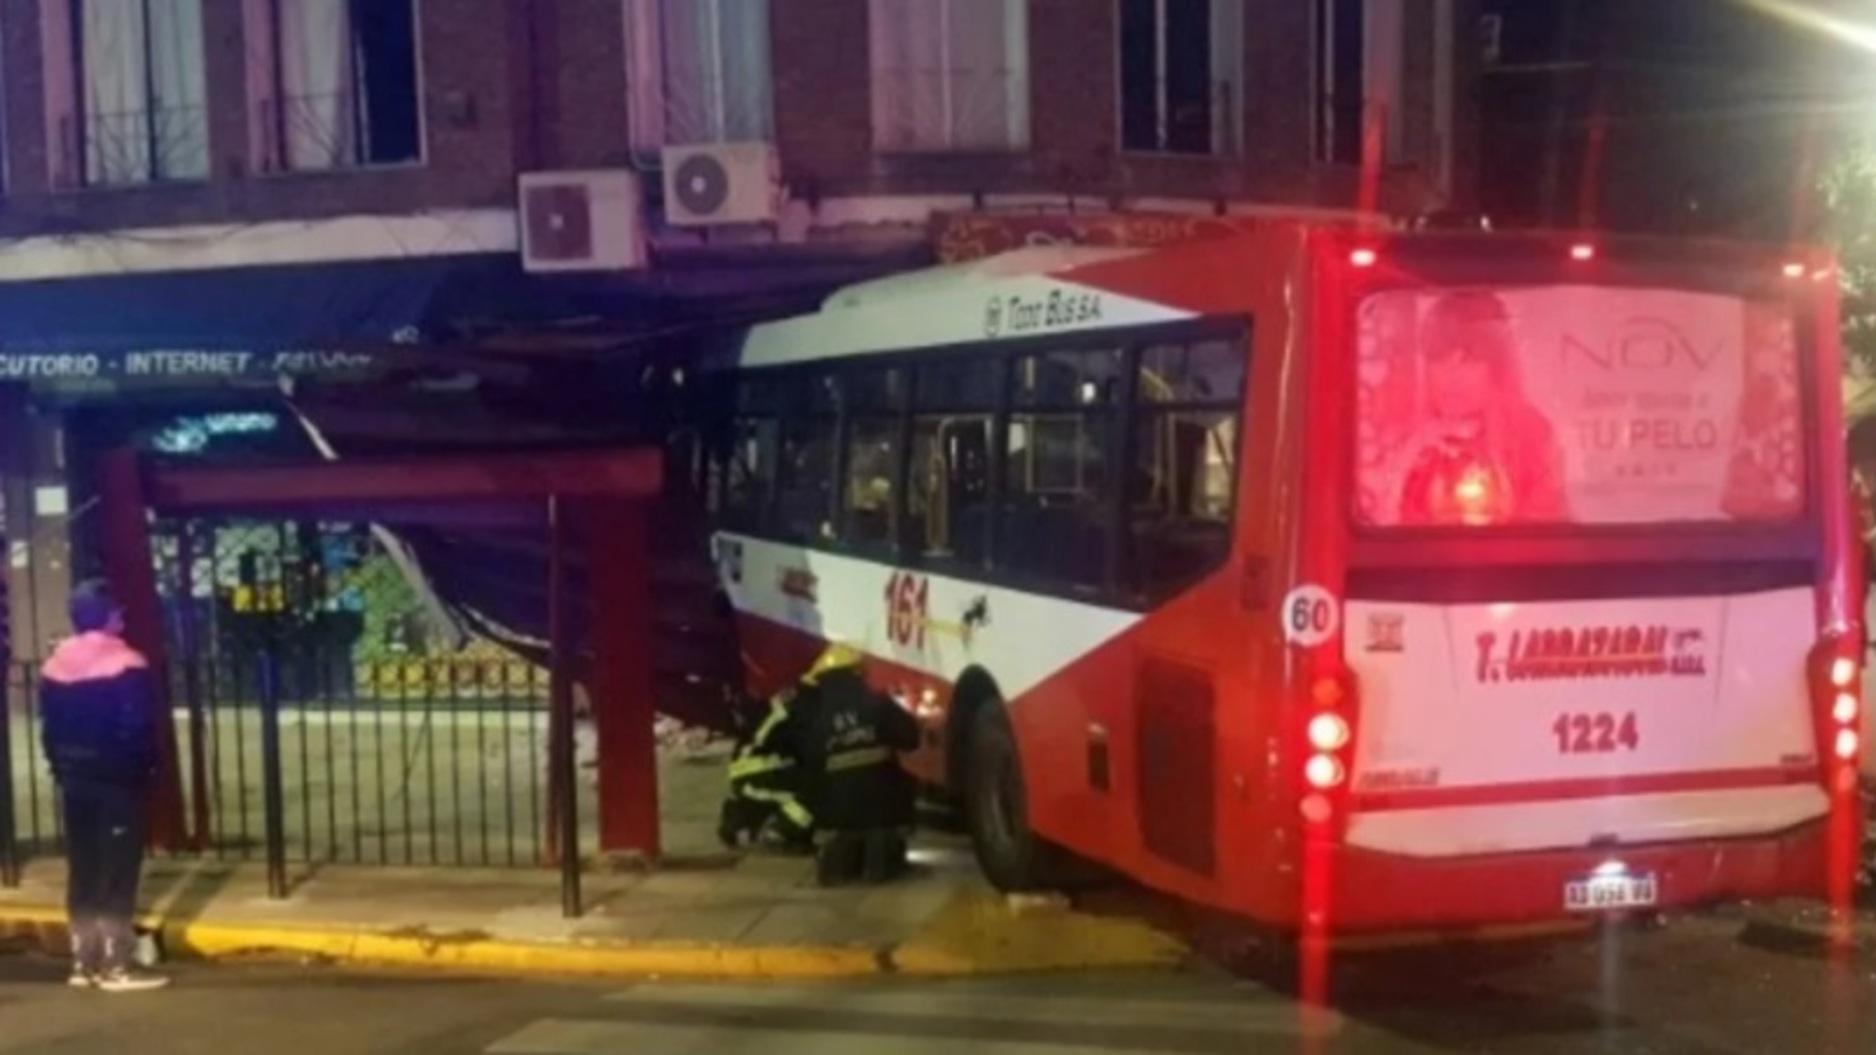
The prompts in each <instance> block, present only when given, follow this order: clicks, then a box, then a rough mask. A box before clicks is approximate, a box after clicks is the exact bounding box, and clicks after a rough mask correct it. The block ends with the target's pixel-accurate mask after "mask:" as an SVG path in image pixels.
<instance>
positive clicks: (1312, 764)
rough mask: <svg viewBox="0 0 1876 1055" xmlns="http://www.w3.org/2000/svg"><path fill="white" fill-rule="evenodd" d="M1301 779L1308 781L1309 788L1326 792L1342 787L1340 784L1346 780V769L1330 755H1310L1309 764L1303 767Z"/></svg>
mask: <svg viewBox="0 0 1876 1055" xmlns="http://www.w3.org/2000/svg"><path fill="white" fill-rule="evenodd" d="M1303 777H1304V778H1305V779H1307V780H1308V781H1309V786H1310V787H1313V788H1318V789H1321V790H1323V791H1327V790H1329V789H1330V788H1339V787H1341V786H1342V782H1343V781H1344V780H1347V779H1348V767H1346V766H1344V765H1342V760H1341V759H1339V758H1337V757H1335V756H1334V755H1331V754H1317V755H1311V756H1310V758H1309V764H1307V765H1305V766H1304V767H1303Z"/></svg>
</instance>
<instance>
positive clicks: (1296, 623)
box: [1283, 583, 1342, 648]
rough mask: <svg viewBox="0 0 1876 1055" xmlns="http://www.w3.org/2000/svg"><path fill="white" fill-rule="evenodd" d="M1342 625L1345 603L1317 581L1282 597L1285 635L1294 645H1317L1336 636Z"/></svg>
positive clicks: (1307, 646)
mask: <svg viewBox="0 0 1876 1055" xmlns="http://www.w3.org/2000/svg"><path fill="white" fill-rule="evenodd" d="M1341 625H1342V606H1341V605H1340V604H1338V603H1337V602H1336V599H1335V595H1334V594H1332V593H1330V592H1329V591H1328V590H1327V589H1325V588H1323V587H1321V586H1318V585H1316V584H1315V583H1304V584H1303V585H1301V586H1298V587H1297V588H1296V589H1294V590H1291V591H1290V592H1289V593H1288V594H1286V595H1285V596H1284V598H1283V637H1284V639H1285V640H1287V641H1289V642H1290V644H1292V645H1300V646H1302V647H1303V648H1314V647H1316V646H1317V645H1320V644H1324V643H1326V642H1327V641H1328V640H1329V639H1330V638H1332V637H1334V636H1335V632H1336V630H1337V629H1338V628H1339V627H1340V626H1341Z"/></svg>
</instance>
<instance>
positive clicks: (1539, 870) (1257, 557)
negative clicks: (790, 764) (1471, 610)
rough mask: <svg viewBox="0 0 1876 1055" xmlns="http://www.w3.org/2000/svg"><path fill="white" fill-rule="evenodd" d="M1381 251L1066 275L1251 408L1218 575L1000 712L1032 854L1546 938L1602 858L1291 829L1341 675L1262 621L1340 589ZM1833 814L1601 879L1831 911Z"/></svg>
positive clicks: (1190, 887)
mask: <svg viewBox="0 0 1876 1055" xmlns="http://www.w3.org/2000/svg"><path fill="white" fill-rule="evenodd" d="M1403 237H1405V236H1403ZM1386 242H1387V239H1386V238H1382V237H1379V236H1377V237H1375V238H1374V239H1373V240H1372V241H1370V240H1368V239H1366V238H1365V236H1364V235H1363V234H1362V232H1360V231H1357V230H1353V229H1325V228H1314V227H1307V226H1301V225H1287V224H1272V225H1270V226H1268V227H1264V228H1262V229H1259V230H1255V231H1253V232H1251V233H1248V234H1246V235H1245V236H1243V237H1241V238H1232V239H1227V240H1220V241H1211V242H1203V243H1195V244H1191V245H1186V246H1180V247H1174V248H1171V249H1168V250H1164V251H1160V252H1155V253H1152V254H1150V255H1142V256H1137V257H1133V258H1128V259H1120V260H1114V261H1110V262H1106V263H1100V264H1095V265H1091V266H1087V267H1082V268H1077V269H1075V270H1074V272H1073V280H1074V281H1075V282H1076V283H1080V284H1083V285H1087V286H1091V287H1095V288H1099V289H1104V290H1108V291H1113V292H1117V293H1124V294H1125V295H1126V296H1129V297H1134V298H1140V299H1143V300H1148V301H1154V302H1158V303H1162V304H1166V305H1170V306H1173V307H1176V308H1180V309H1184V310H1186V311H1190V312H1192V313H1195V314H1202V315H1207V316H1234V317H1244V318H1249V319H1250V320H1252V321H1251V329H1250V334H1251V347H1250V349H1249V355H1250V364H1251V365H1250V371H1249V375H1248V377H1247V392H1248V397H1247V398H1248V401H1249V402H1248V404H1247V405H1246V408H1245V416H1244V425H1243V432H1242V437H1241V441H1240V442H1241V444H1242V448H1241V455H1240V464H1239V469H1238V481H1237V488H1238V490H1237V495H1238V503H1237V515H1236V518H1235V528H1234V533H1235V541H1234V545H1233V547H1232V553H1231V556H1230V558H1229V560H1228V561H1227V562H1226V564H1225V566H1224V567H1222V568H1221V569H1219V570H1218V571H1217V572H1216V573H1214V574H1212V575H1210V576H1209V577H1208V578H1206V579H1205V580H1204V581H1203V582H1201V583H1200V584H1199V585H1197V586H1196V587H1194V588H1192V589H1190V590H1189V591H1187V592H1185V593H1184V594H1182V595H1180V596H1179V597H1177V598H1176V599H1174V600H1173V601H1171V602H1170V603H1167V604H1165V605H1163V606H1161V607H1158V608H1155V609H1154V610H1153V611H1152V612H1150V613H1148V614H1147V615H1145V616H1144V617H1142V618H1140V619H1139V621H1138V622H1137V623H1135V624H1133V625H1132V626H1131V627H1130V628H1129V629H1127V630H1125V631H1124V632H1122V633H1120V634H1119V635H1118V636H1115V637H1113V638H1112V639H1110V640H1108V641H1106V642H1105V643H1103V644H1101V645H1100V646H1099V647H1097V648H1095V649H1094V650H1093V651H1091V652H1089V653H1087V654H1085V655H1083V656H1081V657H1080V658H1078V659H1076V660H1075V661H1074V662H1072V663H1069V664H1068V665H1067V666H1065V667H1063V668H1062V669H1060V670H1058V671H1056V672H1054V673H1053V674H1052V675H1050V676H1048V677H1046V678H1044V679H1042V680H1041V681H1040V682H1039V683H1037V684H1036V685H1035V686H1034V687H1033V688H1031V689H1029V690H1028V691H1027V692H1025V693H1023V694H1022V695H1021V697H1020V698H1018V699H1014V700H1011V701H1009V702H1010V703H1011V704H1012V706H1011V708H1010V714H1011V716H1012V719H1013V723H1014V726H1015V730H1016V733H1017V741H1018V745H1019V751H1020V755H1021V759H1022V768H1023V775H1024V780H1025V786H1026V793H1027V799H1028V805H1029V810H1030V822H1031V824H1032V826H1033V827H1034V828H1035V829H1036V830H1037V831H1038V832H1039V833H1040V834H1042V835H1043V836H1044V837H1046V838H1048V839H1049V840H1051V841H1053V842H1056V843H1059V844H1060V845H1062V846H1064V847H1067V848H1068V849H1070V850H1073V851H1075V852H1077V853H1079V854H1082V855H1084V856H1086V857H1089V858H1091V859H1094V860H1096V861H1099V862H1102V863H1105V864H1107V865H1110V866H1112V867H1114V868H1115V869H1117V870H1119V871H1120V872H1122V873H1125V874H1126V875H1128V876H1130V877H1132V878H1134V879H1137V880H1139V881H1141V882H1143V883H1145V884H1147V885H1149V886H1151V887H1154V888H1156V889H1159V890H1162V891H1165V892H1167V893H1170V894H1173V895H1176V896H1178V897H1180V898H1184V899H1188V900H1190V901H1193V902H1197V903H1200V904H1204V905H1207V906H1212V907H1216V908H1219V909H1223V910H1227V911H1230V912H1234V913H1238V914H1241V915H1244V916H1248V917H1251V918H1253V919H1255V920H1258V921H1261V922H1263V923H1265V924H1268V925H1271V926H1273V927H1276V928H1279V929H1284V930H1292V931H1304V932H1306V933H1307V932H1310V931H1319V932H1323V933H1328V932H1357V931H1385V930H1401V929H1421V928H1466V927H1473V926H1483V925H1492V924H1514V923H1527V922H1533V921H1541V920H1547V919H1556V918H1559V917H1560V916H1562V914H1563V913H1562V908H1561V903H1560V895H1559V891H1560V890H1561V888H1562V884H1563V883H1564V882H1565V881H1567V880H1569V879H1572V878H1574V877H1580V876H1582V875H1584V874H1585V873H1587V872H1588V871H1589V870H1591V869H1593V868H1595V866H1596V865H1597V864H1599V863H1600V862H1601V861H1603V860H1604V859H1605V858H1606V857H1607V854H1606V853H1605V852H1602V851H1598V850H1595V849H1591V848H1584V849H1577V850H1545V851H1537V852H1525V853H1515V854H1491V855H1480V856H1465V857H1444V858H1426V857H1408V856H1404V855H1397V854H1389V853H1381V852H1375V851H1372V850H1365V849H1358V848H1355V847H1352V846H1349V845H1346V844H1345V843H1344V842H1343V841H1342V833H1343V822H1344V815H1345V813H1346V807H1347V805H1348V803H1347V802H1346V801H1344V800H1343V799H1341V798H1336V799H1335V806H1336V808H1335V816H1334V818H1333V819H1332V820H1330V821H1329V822H1327V823H1326V824H1318V825H1307V824H1305V823H1304V822H1303V821H1302V819H1301V814H1300V811H1299V805H1300V803H1301V802H1302V800H1303V798H1304V796H1305V794H1306V793H1307V791H1308V789H1307V788H1306V786H1305V784H1304V781H1303V779H1302V776H1301V767H1302V763H1303V761H1304V759H1305V758H1306V757H1307V754H1308V751H1307V746H1306V743H1305V741H1304V737H1303V728H1302V726H1303V722H1304V721H1305V720H1306V716H1307V714H1308V713H1309V712H1308V708H1307V706H1306V704H1307V695H1308V692H1309V686H1310V685H1312V684H1313V683H1314V682H1315V681H1316V680H1317V679H1319V678H1323V677H1334V676H1338V675H1340V674H1341V673H1343V661H1342V660H1341V658H1340V657H1341V656H1342V655H1343V644H1342V640H1341V634H1340V633H1339V632H1338V633H1337V634H1336V635H1335V637H1334V640H1332V641H1329V642H1327V643H1324V644H1322V645H1320V646H1317V647H1312V648H1298V647H1292V646H1291V645H1288V644H1286V642H1285V639H1284V634H1283V629H1282V626H1281V623H1280V621H1279V620H1280V612H1279V608H1280V603H1281V601H1282V599H1283V597H1284V594H1285V592H1286V591H1287V590H1289V589H1290V588H1291V587H1292V586H1294V585H1295V584H1298V583H1315V584H1320V585H1322V586H1324V587H1326V588H1327V589H1329V590H1330V591H1331V592H1333V593H1335V594H1336V595H1337V596H1338V597H1339V596H1343V594H1344V590H1345V588H1346V583H1347V580H1348V571H1349V568H1350V564H1351V560H1352V559H1353V558H1352V556H1351V549H1352V546H1353V540H1352V535H1351V527H1350V515H1349V510H1350V502H1349V499H1348V495H1349V493H1350V488H1351V486H1352V484H1351V480H1350V475H1351V470H1350V467H1351V465H1352V460H1353V454H1352V446H1353V434H1354V428H1353V422H1352V418H1353V411H1352V409H1351V408H1352V406H1353V402H1354V395H1353V383H1354V381H1353V377H1354V370H1353V363H1352V354H1351V353H1350V352H1349V349H1350V347H1351V333H1350V330H1351V329H1352V320H1353V316H1352V308H1351V304H1352V296H1353V293H1352V290H1353V289H1354V288H1355V287H1356V286H1357V285H1358V279H1359V277H1360V276H1357V275H1356V274H1355V273H1354V272H1355V271H1356V269H1355V267H1354V265H1353V264H1351V262H1350V252H1351V250H1352V249H1353V248H1357V247H1364V246H1368V245H1374V246H1378V247H1380V248H1379V252H1380V254H1381V256H1382V257H1383V258H1384V259H1383V260H1382V263H1381V265H1380V266H1385V264H1386V262H1385V255H1386V248H1385V245H1386ZM1555 242H1556V251H1557V253H1558V254H1559V256H1561V255H1562V254H1564V253H1566V252H1567V251H1568V248H1569V245H1570V240H1567V239H1556V240H1555ZM1607 255H1608V254H1600V257H1602V258H1606V256H1607ZM1760 257H1762V258H1763V263H1764V266H1767V267H1770V268H1772V269H1777V268H1778V267H1779V265H1780V263H1781V258H1780V257H1778V256H1774V255H1771V254H1760V255H1759V256H1752V255H1751V254H1747V256H1746V258H1750V259H1759V258H1760ZM1835 311H1836V303H1835V298H1834V296H1831V295H1828V294H1826V295H1821V296H1819V297H1818V298H1817V301H1816V311H1815V323H1814V328H1815V333H1814V335H1813V337H1814V340H1813V345H1812V352H1811V355H1812V359H1811V371H1812V372H1811V374H1810V375H1809V377H1810V381H1811V383H1810V384H1809V385H1808V390H1809V402H1810V405H1809V406H1808V407H1807V412H1808V413H1809V414H1810V415H1811V416H1810V418H1809V419H1808V420H1809V427H1808V429H1807V431H1806V435H1807V436H1808V437H1810V438H1811V439H1812V441H1813V442H1812V446H1811V449H1810V450H1809V451H1808V452H1807V454H1808V456H1809V458H1810V463H1811V466H1812V470H1811V475H1810V485H1811V495H1812V502H1813V504H1814V506H1815V508H1816V509H1818V510H1821V512H1820V513H1819V514H1818V515H1817V516H1816V521H1817V524H1816V527H1817V530H1818V532H1819V533H1820V535H1819V538H1818V552H1820V553H1822V554H1823V555H1824V558H1823V559H1822V560H1820V561H1818V577H1817V583H1816V586H1817V614H1818V629H1819V632H1820V634H1823V633H1839V634H1846V635H1860V634H1861V632H1862V627H1861V618H1860V602H1861V591H1860V586H1859V585H1856V584H1859V583H1860V574H1861V569H1860V566H1859V565H1860V558H1859V551H1858V549H1857V545H1856V542H1855V539H1854V537H1853V535H1852V534H1851V533H1850V520H1849V517H1848V515H1847V510H1848V508H1849V505H1848V490H1847V487H1848V484H1847V481H1848V475H1847V469H1846V467H1845V452H1844V449H1843V444H1842V421H1841V411H1840V407H1839V406H1838V399H1837V394H1836V389H1835V378H1836V377H1837V370H1838V351H1837V337H1836V331H1835V326H1834V318H1835ZM741 626H742V629H743V632H744V638H743V647H744V649H745V651H746V652H747V653H749V656H750V661H751V682H752V688H754V689H756V690H758V691H764V692H767V691H772V690H773V689H775V688H778V687H780V686H781V685H783V684H786V683H787V682H788V681H789V680H790V679H792V678H793V677H794V676H795V675H796V674H798V673H799V672H800V671H801V670H803V669H805V668H806V666H807V665H808V664H809V662H810V661H811V660H812V658H813V656H814V654H815V652H816V651H817V649H818V648H819V647H820V646H821V644H822V642H820V641H819V640H818V639H817V638H815V637H813V636H811V635H809V634H806V633H803V632H801V631H799V630H796V629H792V628H789V627H784V626H780V625H778V624H776V623H774V622H770V621H768V620H765V619H762V618H759V617H753V616H750V615H748V614H747V613H745V614H744V615H743V616H742V618H741ZM1004 629H1005V630H1008V629H1009V628H1004ZM1032 632H1035V633H1039V634H1046V633H1047V632H1048V628H1047V627H1036V628H1033V631H1032ZM1859 640H1860V636H1859ZM871 673H872V675H873V677H874V680H875V681H876V683H878V684H881V685H882V686H890V687H891V688H893V689H894V690H895V691H896V692H898V693H900V694H902V695H903V696H906V697H909V698H915V699H916V698H926V699H928V700H929V701H930V702H931V704H932V706H933V707H934V709H935V710H936V711H938V712H942V711H943V710H944V709H945V708H947V707H948V706H949V705H950V702H951V696H952V692H953V688H954V686H952V685H950V684H947V683H945V682H944V681H943V680H941V679H937V678H934V677H932V676H930V675H928V674H925V673H922V672H920V671H917V670H914V669H910V668H908V667H905V666H903V665H900V664H895V663H893V662H891V661H890V660H888V659H883V658H879V657H875V658H874V659H873V660H872V668H871ZM988 673H989V674H990V675H991V676H992V677H994V676H995V675H996V671H994V670H991V671H988ZM1207 693H1209V696H1207ZM1357 700H1358V697H1357ZM1354 721H1355V722H1356V723H1359V721H1360V710H1359V702H1357V704H1356V707H1355V710H1354ZM927 728H928V730H929V735H928V737H927V741H926V746H925V747H924V748H923V749H922V750H921V751H920V752H919V753H918V754H917V755H916V756H914V757H912V758H911V759H910V760H909V763H908V764H909V767H910V768H912V769H913V770H914V771H915V772H916V773H918V775H919V776H921V777H922V778H924V779H926V780H927V781H929V782H931V783H933V784H942V783H944V781H945V779H946V775H947V772H948V768H947V759H946V755H945V752H946V749H947V748H948V747H949V746H950V745H949V744H948V743H947V742H946V738H945V736H944V735H943V732H942V731H943V730H944V729H945V728H946V726H945V723H944V722H943V721H942V720H941V719H940V720H935V721H928V722H927ZM1820 729H1822V725H1821V724H1820ZM1092 730H1099V731H1100V733H1101V735H1102V740H1103V743H1104V746H1105V750H1106V756H1105V757H1106V766H1107V770H1108V772H1109V773H1110V774H1111V778H1110V780H1109V782H1108V786H1107V787H1105V788H1102V787H1096V786H1093V784H1094V782H1093V781H1092V780H1091V777H1090V764H1089V761H1088V759H1089V752H1090V738H1091V735H1092V733H1091V731H1092ZM1820 735H1822V733H1820ZM1819 757H1820V758H1822V759H1824V760H1825V763H1824V767H1823V768H1824V770H1825V772H1824V773H1823V774H1821V775H1820V779H1822V780H1828V779H1829V777H1830V774H1831V773H1834V772H1835V770H1834V769H1832V768H1831V765H1830V759H1831V755H1830V753H1829V751H1828V750H1822V751H1821V752H1820V756H1819ZM1852 768H1854V763H1852ZM1181 796H1183V797H1181ZM1854 800H1855V795H1854V794H1848V795H1839V796H1837V798H1836V800H1835V804H1834V809H1833V811H1832V815H1831V817H1830V818H1829V819H1828V820H1825V821H1819V822H1816V823H1809V824H1805V825H1802V826H1800V827H1797V828H1794V829H1790V830H1786V831H1782V832H1776V833H1771V834H1767V835H1763V836H1758V837H1751V838H1737V839H1723V840H1695V841H1686V842H1672V843H1660V844H1652V845H1645V846H1624V847H1623V848H1622V855H1623V858H1624V860H1625V862H1626V863H1628V864H1629V866H1630V867H1639V868H1645V869H1648V870H1650V871H1653V872H1655V873H1657V874H1658V875H1659V877H1660V880H1661V895H1660V903H1661V906H1662V907H1668V908H1671V907H1674V906H1681V905H1694V904H1700V903H1706V902H1712V901H1715V900H1723V899H1735V898H1766V897H1781V896H1808V897H1824V896H1826V895H1833V894H1834V895H1841V894H1842V893H1844V892H1845V891H1846V890H1847V887H1844V886H1842V883H1843V882H1844V880H1843V879H1842V878H1841V877H1843V876H1847V875H1849V874H1850V872H1849V871H1848V870H1847V868H1846V863H1848V866H1849V867H1850V868H1853V867H1854V861H1853V855H1854V842H1853V841H1852V842H1848V843H1846V841H1845V840H1846V839H1853V834H1852V835H1846V834H1844V833H1846V832H1850V833H1853V832H1854V831H1855V826H1856V825H1857V824H1858V823H1860V819H1859V818H1858V816H1857V812H1856V809H1857V808H1856V805H1855V801H1854ZM1181 805H1183V808H1181ZM1846 854H1848V855H1850V856H1849V857H1846ZM1833 876H1837V877H1839V878H1837V879H1833V878H1832V877H1833Z"/></svg>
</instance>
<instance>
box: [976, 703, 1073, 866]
mask: <svg viewBox="0 0 1876 1055" xmlns="http://www.w3.org/2000/svg"><path fill="white" fill-rule="evenodd" d="M965 766H966V771H965V774H966V775H965V785H964V812H965V820H966V822H967V823H968V824H969V826H970V832H971V845H972V846H973V847H974V848H975V849H976V851H977V864H978V867H980V868H982V869H983V872H984V877H985V878H986V879H988V880H990V883H991V885H992V886H995V887H996V888H997V889H998V890H1010V891H1020V890H1035V889H1037V888H1040V887H1047V886H1051V885H1053V883H1054V881H1055V879H1056V878H1057V876H1058V875H1059V874H1060V871H1061V869H1060V868H1059V867H1058V866H1057V865H1058V861H1059V859H1060V858H1061V856H1062V854H1061V851H1060V850H1057V849H1056V848H1055V847H1053V846H1050V845H1049V844H1048V843H1045V842H1043V841H1042V839H1040V838H1039V837H1038V836H1037V835H1036V833H1035V832H1033V831H1031V830H1030V827H1029V812H1028V799H1027V797H1026V795H1025V793H1024V790H1023V767H1022V765H1021V764H1020V762H1019V761H1018V759H1017V755H1016V736H1015V734H1014V733H1013V732H1012V731H1011V729H1010V719H1009V717H1008V716H1007V715H1006V714H1004V712H1003V702H1002V701H1001V700H994V699H993V700H988V701H986V702H985V703H984V704H983V705H982V706H980V707H978V708H977V713H976V714H974V715H972V716H971V733H970V744H969V754H968V757H967V759H966V762H965Z"/></svg>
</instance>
